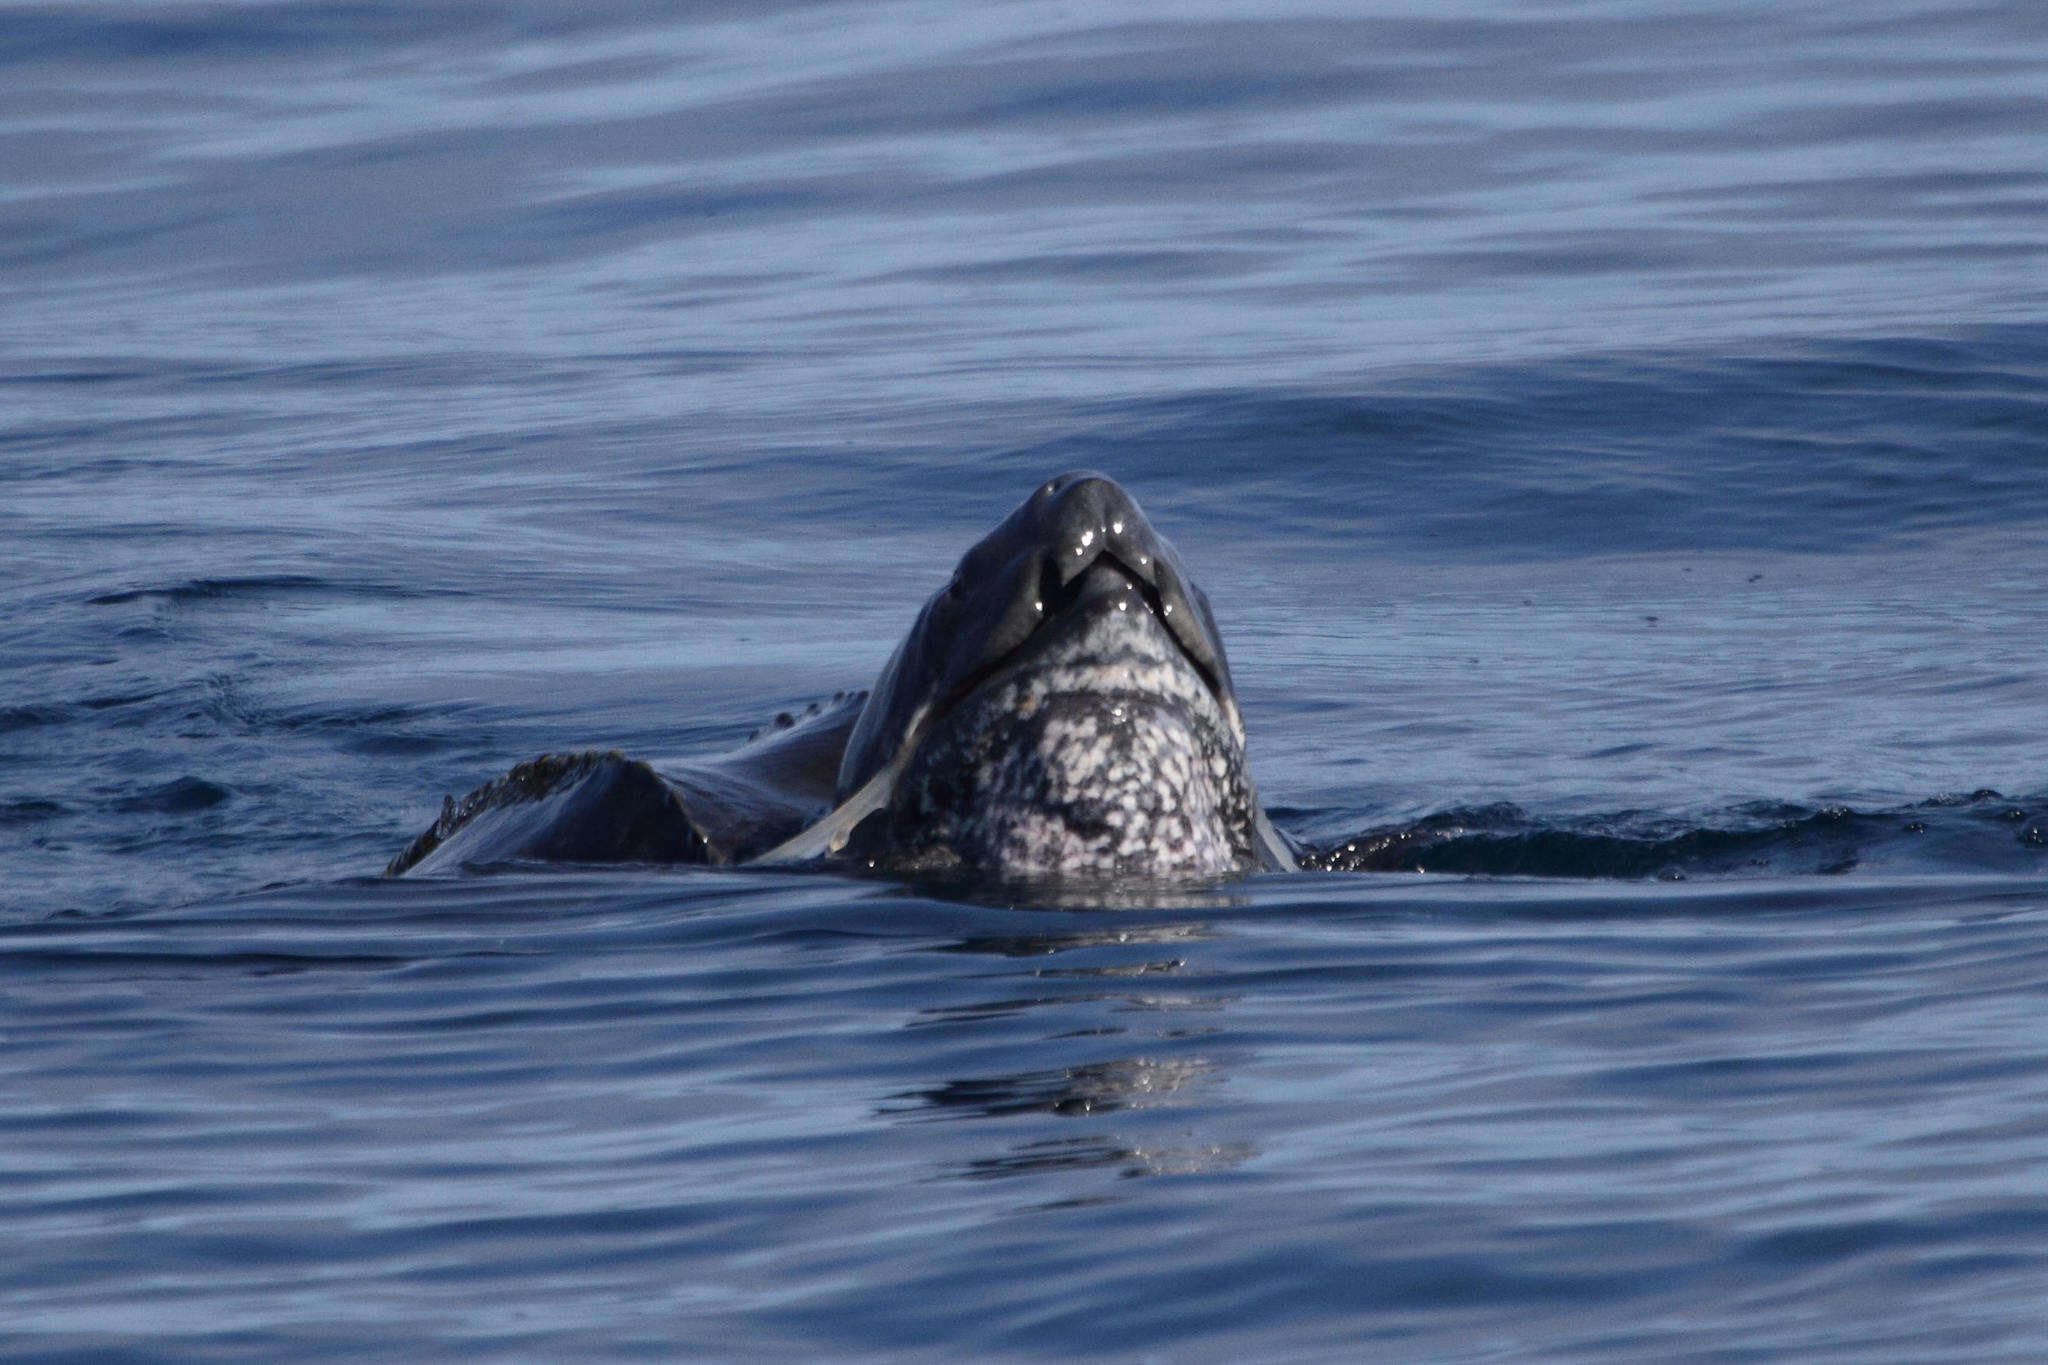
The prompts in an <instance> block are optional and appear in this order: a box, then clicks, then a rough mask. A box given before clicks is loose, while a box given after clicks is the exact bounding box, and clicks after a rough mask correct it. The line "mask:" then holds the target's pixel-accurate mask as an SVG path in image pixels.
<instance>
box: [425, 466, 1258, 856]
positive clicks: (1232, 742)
mask: <svg viewBox="0 0 2048 1365" xmlns="http://www.w3.org/2000/svg"><path fill="white" fill-rule="evenodd" d="M778 720H779V723H778V724H777V725H775V726H773V727H771V728H770V730H769V731H768V732H766V733H764V734H762V735H760V736H757V737H756V738H755V739H754V740H752V741H750V742H749V743H748V744H747V745H745V746H744V747H742V748H740V749H738V750H735V751H734V752H732V753H729V754H725V755H721V756H718V757H715V758H710V759H705V760H701V761H696V762H691V763H687V764H674V765H664V766H662V767H661V768H656V767H654V766H652V765H650V764H648V763H645V762H642V761H639V760H636V759H630V758H627V757H625V756H624V755H622V754H619V753H616V752H614V753H596V752H589V753H579V754H570V755H548V756H545V757H542V758H537V759H534V760H532V761H530V762H527V763H522V764H520V765H519V766H518V767H516V768H514V769H512V771H511V772H509V773H507V774H506V775H505V776H503V777H501V778H498V779H497V780H496V781H493V782H490V783H488V784H486V785H485V786H483V787H480V788H478V789H477V790H476V791H474V792H472V793H470V794H469V795H468V796H467V797H465V798H463V799H462V800H461V801H455V800H453V799H450V800H449V801H447V802H446V803H444V805H443V807H442V811H441V817H440V819H439V820H437V821H436V822H435V823H434V825H433V827H432V828H430V829H428V830H427V831H426V832H425V833H423V834H421V835H420V836H419V837H418V838H417V839H415V840H413V842H412V844H411V845H410V846H409V847H407V848H406V849H405V851H404V852H402V853H400V854H399V855H398V857H396V858H395V859H393V860H392V863H391V865H390V867H389V868H388V869H387V871H388V872H390V873H392V874H394V875H397V874H403V873H438V872H450V871H457V870H460V869H462V868H464V867H467V866H474V865H479V864H485V863H501V862H507V861H557V862H657V863H669V862H685V863H687V862H696V863H722V864H738V863H746V864H756V865H777V864H801V863H812V862H825V863H834V864H840V865H847V866H854V867H861V868H877V869H881V870H885V871H890V872H923V871H934V872H962V873H967V874H972V875H985V876H994V877H1002V878H1009V877H1025V878H1032V877H1080V878H1089V879H1095V878H1162V877H1163V878H1213V877H1221V876H1229V875H1233V874H1238V873H1244V872H1250V871H1254V870H1257V869H1262V868H1263V869H1277V870H1287V871H1291V870H1293V869H1294V868H1295V866H1296V852H1297V850H1296V848H1295V847H1294V846H1293V845H1292V844H1291V843H1290V841H1288V840H1287V839H1285V838H1284V837H1282V836H1281V835H1280V834H1279V833H1278V832H1277V831H1275V830H1274V828H1273V826H1272V824H1271V823H1270V822H1269V821H1268V820H1267V819H1266V815H1265V812H1264V810H1263V809H1262V808H1261V807H1260V805H1259V798H1258V791H1257V789H1256V788H1255V787H1254V786H1253V784H1252V779H1251V774H1250V772H1249V771H1248V770H1247V767H1246V764H1245V744H1244V720H1243V718H1242V717H1241V716H1240V715H1239V713H1238V707H1237V699H1236V696H1235V694H1234V692H1233V690H1232V687H1231V681H1230V665H1229V663H1228V662H1227V660H1226V659H1225V657H1224V652H1223V641H1222V638H1221V636H1220V635H1219V634H1218V633H1217V630H1216V621H1215V618H1214V616H1212V615H1211V613H1210V610H1209V603H1208V599H1207V598H1205V597H1204V596H1203V595H1202V592H1201V590H1200V589H1199V588H1197V587H1196V586H1195V585H1194V584H1193V583H1192V582H1190V581H1189V579H1188V577H1187V573H1186V571H1185V570H1184V569H1183V568H1182V566H1181V562H1180V557H1179V555H1178V554H1176V553H1175V551H1174V549H1173V547H1172V545H1170V544H1168V543H1167V541H1166V539H1165V538H1164V537H1163V536H1161V535H1160V534H1159V533H1158V532H1157V531H1155V530H1153V529H1152V524H1151V523H1150V522H1149V521H1147V520H1146V519H1145V514H1144V513H1143V512H1142V511H1140V510H1139V509H1138V504H1137V503H1136V502H1135V501H1133V500H1132V498H1131V496H1130V495H1129V494H1128V493H1126V492H1125V491H1124V490H1123V489H1122V488H1121V487H1119V486H1118V485H1117V484H1116V483H1115V482H1114V481H1113V480H1111V479H1108V478H1105V477H1103V476H1102V475H1100V474H1090V473H1071V474H1062V475H1061V476H1059V477H1058V478H1056V479H1053V480H1051V481H1050V482H1048V483H1045V484H1042V485H1040V486H1039V487H1038V488H1037V489H1036V490H1034V491H1033V492H1032V494H1031V496H1030V497H1028V498H1026V499H1025V500H1024V502H1023V504H1022V505H1021V506H1019V507H1018V508H1017V510H1016V511H1015V512H1013V513H1011V514H1010V516H1009V518H1008V519H1007V520H1006V521H1004V522H1003V523H1002V524H1001V525H1000V526H998V527H996V529H995V530H993V531H991V532H990V533H989V534H988V535H987V536H986V537H985V538H984V539H983V540H982V541H981V543H980V544H978V545H976V546H975V547H974V548H973V549H971V550H969V551H968V552H967V554H966V555H965V556H964V557H963V558H962V559H961V561H960V566H959V568H958V569H956V570H955V571H954V574H953V580H952V582H950V583H948V584H947V585H946V586H945V588H943V589H942V590H940V592H939V593H938V594H937V595H936V596H934V597H933V598H932V599H931V600H930V601H929V602H927V603H926V604H925V606H924V610H923V611H922V612H921V613H920V614H919V615H918V618H917V622H916V624H915V625H913V626H912V627H911V629H910V633H909V635H907V636H905V637H904V640H903V643H902V644H901V645H899V646H897V649H896V653H895V655H894V656H893V657H892V658H891V659H890V660H889V662H888V664H887V665H886V666H885V667H884V668H883V669H882V673H881V676H880V677H879V678H877V679H876V681H875V684H874V687H873V688H872V689H871V690H869V691H868V692H865V693H853V694H845V695H842V696H840V697H837V698H834V699H833V701H832V702H830V703H827V704H823V705H820V706H817V707H814V708H812V710H811V711H810V712H809V713H808V714H806V715H805V716H803V717H802V718H797V717H791V716H784V717H780V718H778Z"/></svg>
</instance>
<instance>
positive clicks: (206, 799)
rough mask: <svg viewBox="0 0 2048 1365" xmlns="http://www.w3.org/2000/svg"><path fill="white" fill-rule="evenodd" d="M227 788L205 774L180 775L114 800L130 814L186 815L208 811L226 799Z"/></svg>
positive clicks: (119, 808)
mask: <svg viewBox="0 0 2048 1365" xmlns="http://www.w3.org/2000/svg"><path fill="white" fill-rule="evenodd" d="M230 795H231V793H230V792H229V791H228V789H227V788H226V787H223V786H220V785H219V784H217V783H213V782H208V781H207V780H206V779H205V778H201V777H179V778H174V779H173V780H171V781H169V782H165V783H163V784H162V785H160V786H155V787H150V788H148V789H147V790H145V791H139V792H136V793H134V794H133V795H131V796H124V797H122V798H121V799H119V800H118V801H116V802H114V809H115V810H117V811H123V812H126V813H130V814H151V815H185V814H188V813H190V812H192V811H198V810H206V809H208V808H209V807H212V806H218V805H219V804H221V802H223V801H226V800H227V799H228V797H229V796H230Z"/></svg>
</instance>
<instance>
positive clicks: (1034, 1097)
mask: <svg viewBox="0 0 2048 1365" xmlns="http://www.w3.org/2000/svg"><path fill="white" fill-rule="evenodd" d="M1216 1078H1217V1071H1216V1067H1215V1066H1214V1065H1213V1064H1212V1063H1211V1062H1209V1061H1208V1060H1207V1059H1205V1058H1200V1057H1195V1058H1185V1059H1159V1058H1152V1057H1125V1058H1120V1059H1118V1060H1116V1061H1111V1062H1089V1063H1087V1064H1085V1065H1081V1066H1070V1067H1064V1068H1062V1069H1060V1070H1056V1071H1025V1072H1019V1073H1017V1074H1016V1075H1012V1076H983V1077H976V1078H973V1079H969V1080H959V1081H948V1082H947V1083H946V1084H944V1085H941V1086H935V1087H933V1088H932V1089H929V1090H913V1091H907V1092H905V1093H904V1094H901V1095H893V1096H891V1097H890V1098H891V1099H892V1100H899V1101H900V1100H915V1101H919V1102H920V1107H913V1108H912V1109H906V1108H904V1107H902V1106H900V1105H899V1106H895V1107H889V1108H885V1109H883V1110H882V1111H880V1112H883V1113H887V1114H893V1115H898V1116H900V1115H903V1114H905V1113H910V1112H922V1110H921V1106H922V1105H929V1106H932V1107H933V1108H935V1109H937V1110H939V1111H940V1112H939V1113H936V1114H933V1113H924V1115H923V1116H924V1117H927V1118H960V1117H972V1116H974V1115H981V1116H984V1117H988V1118H996V1117H1000V1116H1003V1115H1007V1114H1035V1113H1047V1114H1062V1115H1066V1116H1069V1117H1072V1116H1075V1115H1081V1114H1104V1113H1112V1112H1114V1111H1116V1110H1118V1109H1142V1108H1148V1107H1150V1106H1153V1105H1158V1104H1162V1103H1166V1102H1167V1101H1168V1100H1169V1099H1170V1098H1171V1097H1173V1096H1176V1095H1178V1094H1179V1093H1180V1092H1181V1091H1183V1090H1186V1089H1188V1088H1189V1087H1190V1086H1194V1085H1197V1084H1204V1083H1209V1082H1213V1081H1214V1080H1215V1079H1216ZM957 1110H965V1111H967V1113H965V1114H961V1113H955V1112H952V1111H957Z"/></svg>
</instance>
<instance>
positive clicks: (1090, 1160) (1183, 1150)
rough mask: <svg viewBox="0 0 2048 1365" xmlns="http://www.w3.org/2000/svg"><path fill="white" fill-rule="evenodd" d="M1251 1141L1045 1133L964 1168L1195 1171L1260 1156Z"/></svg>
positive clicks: (980, 1176) (994, 1171)
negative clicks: (1155, 1140)
mask: <svg viewBox="0 0 2048 1365" xmlns="http://www.w3.org/2000/svg"><path fill="white" fill-rule="evenodd" d="M1257 1155H1258V1151H1257V1149H1256V1148H1254V1147H1252V1146H1251V1145H1250V1144H1249V1143H1243V1142H1226V1143H1217V1144H1215V1145H1212V1146H1207V1147H1197V1146H1189V1147H1175V1146H1166V1147H1132V1146H1126V1145H1123V1144H1121V1143H1119V1142H1118V1141H1117V1140H1116V1139H1114V1138H1111V1137H1106V1136H1085V1137H1070V1138H1044V1139H1041V1140H1039V1141H1037V1142H1024V1143H1019V1144H1018V1145H1017V1146H1016V1147H1014V1148H1012V1149H1011V1150H1010V1151H1008V1152H1006V1153H1004V1154H1003V1155H1002V1156H998V1157H982V1158H977V1159H976V1160H973V1161H970V1162H968V1163H967V1164H966V1166H965V1167H964V1168H963V1169H962V1170H961V1172H960V1173H961V1174H962V1175H964V1176H966V1177H967V1178H969V1179H973V1180H1000V1179H1003V1178H1004V1177H1006V1176H1018V1175H1032V1174H1036V1173H1040V1172H1045V1171H1059V1170H1089V1169H1094V1168H1100V1167H1112V1168H1114V1169H1115V1172H1116V1174H1118V1175H1120V1176H1124V1177H1126V1178H1128V1177H1132V1176H1145V1175H1195V1174H1198V1173H1200V1172H1203V1171H1216V1170H1222V1169H1224V1168H1225V1167H1229V1166H1235V1165H1238V1164H1239V1163H1241V1162H1244V1161H1248V1160H1250V1159H1251V1158H1252V1157H1254V1156H1257Z"/></svg>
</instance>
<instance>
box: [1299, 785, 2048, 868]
mask: <svg viewBox="0 0 2048 1365" xmlns="http://www.w3.org/2000/svg"><path fill="white" fill-rule="evenodd" d="M2044 855H2048V797H2031V798H2026V799H2020V800H2015V799H2013V798H2010V797H2006V796H2002V795H2000V794H1999V793H1998V792H1995V791H1991V790H1989V789H1985V790H1979V791H1975V792H1972V793H1970V794H1968V795H1967V796H1961V795H1944V796H1937V797H1933V798H1931V799H1929V800H1927V801H1922V802H1919V803H1918V804H1916V805H1912V806H1905V807H1899V808H1895V809H1891V810H1882V811H1868V812H1866V811H1856V810H1851V809H1850V808H1848V807H1846V806H1821V807H1808V806H1798V805H1787V804H1780V803H1775V802H1758V803H1751V804H1748V805H1743V806H1737V807H1734V808H1732V809H1731V810H1729V811H1727V812H1725V813H1724V815H1723V817H1722V818H1721V819H1719V820H1718V821H1713V822H1709V823H1701V824H1689V823H1683V822H1677V821H1673V820H1671V819H1670V818H1668V817H1657V816H1650V815H1646V814H1644V813H1642V812H1635V811H1630V812H1622V813H1619V814H1614V815H1605V816H1595V817H1591V818H1587V819H1583V820H1576V821H1561V822H1556V823H1547V822H1544V821H1541V820H1538V819H1535V818H1533V817H1531V816H1530V815H1529V814H1528V813H1527V812H1525V811H1524V810H1522V809H1521V808H1520V807H1519V806H1514V805H1509V804H1497V805H1489V806H1479V807H1469V808H1459V809H1453V810H1447V811H1442V812H1439V813H1437V814H1435V815H1430V816H1426V817H1424V818H1423V819H1421V820H1417V821H1414V822H1412V823H1410V824H1404V825H1383V826H1378V827H1375V828H1372V829H1367V830H1364V831H1362V832H1360V833H1358V834H1355V835H1352V836H1351V837H1349V838H1347V839H1344V840H1341V841H1339V842H1337V843H1335V844H1332V845H1330V846H1328V847H1325V848H1322V849H1319V850H1317V851H1316V852H1315V853H1313V854H1312V855H1311V856H1310V857H1309V858H1308V859H1307V860H1306V863H1305V866H1308V867H1311V868H1313V869H1315V870H1320V871H1326V872H1452V873H1464V874H1467V875H1477V876H1494V877H1576V878H1589V879H1605V880H1639V879H1646V878H1660V879H1664V880H1671V881H1677V880H1684V879H1686V878H1690V877H1696V876H1741V875H1750V874H1766V875H1785V874H1799V873H1817V874H1839V873H1844V872H1849V871H1852V870H1854V869H1857V868H1866V869H1868V868H1874V867H1883V868H1887V869H1892V870H1902V869H1903V870H1910V869H1914V868H1924V869H1928V870H1933V869H1941V870H1947V871H1981V872H2013V871H2025V870H2030V869H2033V868H2038V867H2039V866H2041V864H2042V861H2043V858H2044Z"/></svg>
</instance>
